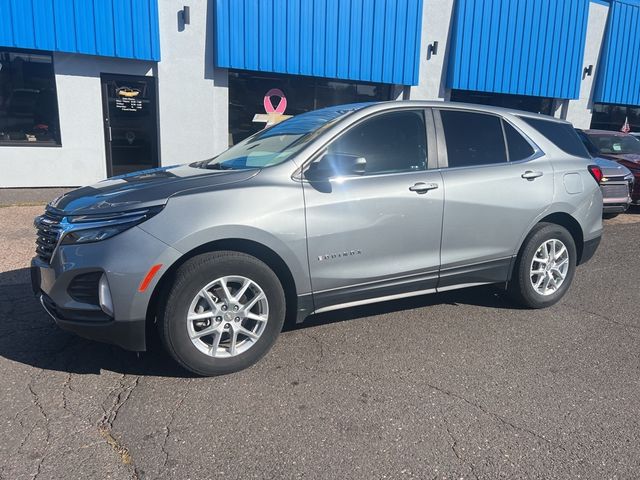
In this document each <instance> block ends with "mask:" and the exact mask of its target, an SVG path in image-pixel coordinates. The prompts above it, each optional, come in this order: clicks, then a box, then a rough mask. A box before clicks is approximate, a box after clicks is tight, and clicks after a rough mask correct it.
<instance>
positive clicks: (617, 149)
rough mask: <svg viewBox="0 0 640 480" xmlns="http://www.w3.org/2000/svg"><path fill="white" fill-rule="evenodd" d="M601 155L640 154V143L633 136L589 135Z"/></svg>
mask: <svg viewBox="0 0 640 480" xmlns="http://www.w3.org/2000/svg"><path fill="white" fill-rule="evenodd" d="M589 138H590V139H591V141H592V142H593V143H594V144H595V146H596V148H597V149H598V151H599V152H600V153H604V154H607V155H625V154H634V155H638V154H640V141H639V140H638V139H637V138H635V137H633V136H631V135H618V134H611V135H606V134H599V133H598V134H592V135H589Z"/></svg>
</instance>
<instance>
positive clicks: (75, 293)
mask: <svg viewBox="0 0 640 480" xmlns="http://www.w3.org/2000/svg"><path fill="white" fill-rule="evenodd" d="M101 275H102V272H91V273H82V274H80V275H78V276H76V277H74V279H73V280H71V282H70V283H69V286H68V287H67V293H68V294H69V296H70V297H71V298H73V299H74V300H75V301H76V302H80V303H88V304H90V305H100V300H99V298H98V282H99V281H100V276H101Z"/></svg>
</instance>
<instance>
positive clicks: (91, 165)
mask: <svg viewBox="0 0 640 480" xmlns="http://www.w3.org/2000/svg"><path fill="white" fill-rule="evenodd" d="M53 62H54V65H53V66H54V71H55V76H56V90H57V94H58V110H59V115H60V132H61V136H62V146H61V147H37V146H24V147H8V146H0V188H1V187H53V186H60V187H62V186H64V187H72V186H79V185H87V184H91V183H95V182H97V181H98V180H101V179H103V178H105V177H106V175H107V164H106V157H105V145H104V130H103V118H102V93H101V87H100V74H101V73H120V74H127V75H152V73H153V65H154V64H153V62H142V61H136V60H123V59H116V58H105V57H93V56H89V55H73V54H66V53H55V54H54V56H53Z"/></svg>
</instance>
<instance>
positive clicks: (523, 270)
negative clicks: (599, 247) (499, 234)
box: [508, 223, 577, 308]
mask: <svg viewBox="0 0 640 480" xmlns="http://www.w3.org/2000/svg"><path fill="white" fill-rule="evenodd" d="M551 239H557V240H560V241H562V243H564V245H565V246H566V248H567V251H568V253H569V267H568V270H567V273H566V275H565V279H564V281H563V282H562V284H561V285H560V287H558V289H557V291H555V292H553V293H551V294H550V295H542V294H541V293H539V292H537V291H536V290H535V288H534V287H533V285H532V284H531V279H530V272H531V263H532V261H533V257H534V255H535V254H536V251H537V250H538V249H539V248H540V246H541V245H542V244H543V243H544V242H546V241H547V240H551ZM576 261H577V252H576V245H575V242H574V240H573V237H572V236H571V234H570V233H569V232H568V231H567V229H566V228H564V227H562V226H561V225H556V224H554V223H539V224H538V225H536V226H535V227H534V228H533V229H532V230H531V232H530V233H529V235H527V238H526V239H525V241H524V243H523V245H522V248H521V249H520V253H519V255H518V258H517V260H516V264H515V267H514V271H513V275H512V278H511V282H510V283H509V287H508V293H509V296H510V297H511V298H512V299H513V300H514V301H515V302H516V303H518V304H519V305H521V306H524V307H527V308H545V307H549V306H551V305H553V304H555V303H557V302H558V301H559V300H560V299H561V298H562V297H563V296H564V294H565V293H567V290H569V287H570V286H571V282H572V281H573V277H574V275H575V271H576Z"/></svg>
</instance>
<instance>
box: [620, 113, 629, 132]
mask: <svg viewBox="0 0 640 480" xmlns="http://www.w3.org/2000/svg"><path fill="white" fill-rule="evenodd" d="M620 131H621V132H622V133H629V132H630V131H631V127H630V126H629V117H624V125H622V128H621V129H620Z"/></svg>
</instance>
